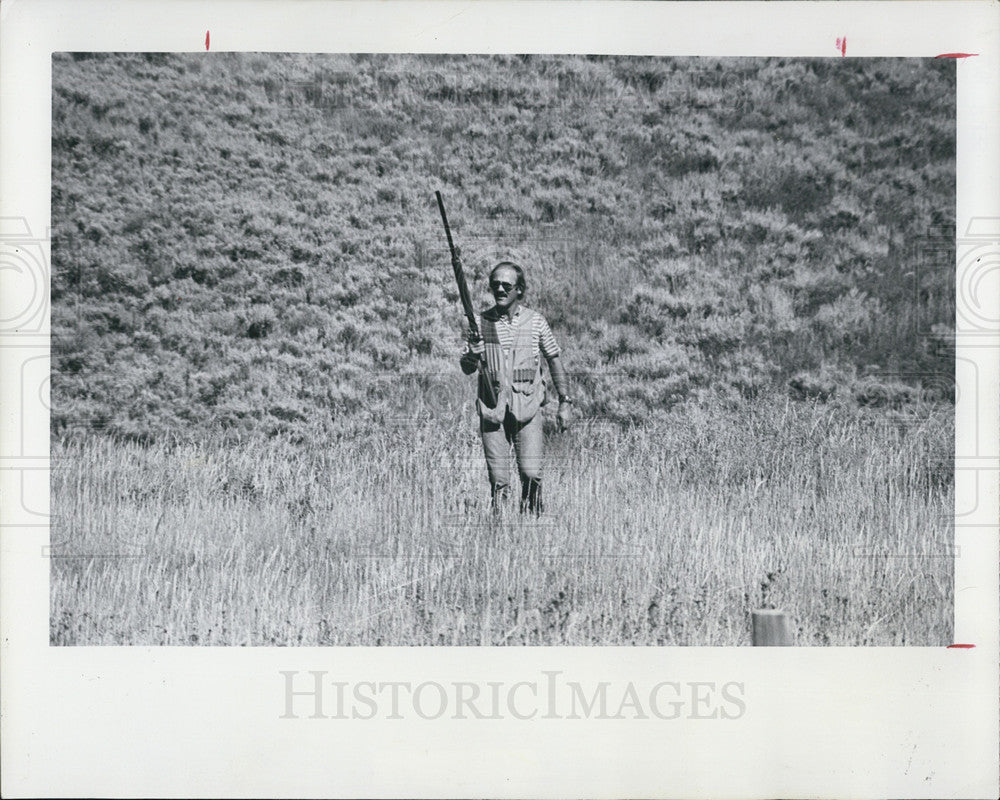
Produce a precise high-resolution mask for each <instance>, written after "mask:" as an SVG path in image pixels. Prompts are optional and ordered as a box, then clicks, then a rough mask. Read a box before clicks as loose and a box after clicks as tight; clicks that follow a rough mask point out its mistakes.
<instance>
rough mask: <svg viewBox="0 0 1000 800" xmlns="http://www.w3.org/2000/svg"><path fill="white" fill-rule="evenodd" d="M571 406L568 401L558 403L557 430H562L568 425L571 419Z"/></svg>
mask: <svg viewBox="0 0 1000 800" xmlns="http://www.w3.org/2000/svg"><path fill="white" fill-rule="evenodd" d="M572 409H573V406H572V405H570V404H569V403H560V404H559V412H558V413H557V414H556V420H557V421H558V423H559V430H561V431H564V430H566V429H567V428H568V427H569V424H570V422H571V421H572V420H573V415H572V413H571V411H572Z"/></svg>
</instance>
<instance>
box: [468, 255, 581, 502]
mask: <svg viewBox="0 0 1000 800" xmlns="http://www.w3.org/2000/svg"><path fill="white" fill-rule="evenodd" d="M527 289H528V287H527V283H526V281H525V279H524V270H523V269H521V267H520V266H518V265H517V264H514V263H513V262H511V261H501V262H500V263H499V264H497V265H496V266H495V267H494V268H493V271H492V272H491V273H490V292H492V294H493V299H494V301H495V303H496V305H494V306H493V308H491V309H489V310H487V311H484V312H483V313H482V315H481V316H480V330H481V331H482V336H481V338H477V337H475V336H474V335H473V334H472V333H471V332H470V333H469V338H468V343H467V344H466V347H465V350H464V352H463V353H462V358H461V365H462V371H463V372H464V373H465V374H466V375H471V374H472V373H473V372H475V371H476V370H477V369H478V368H479V363H480V361H485V365H484V370H483V372H484V375H483V376H481V377H480V386H479V397H478V399H477V400H476V408H477V409H478V411H479V431H480V433H481V434H482V437H483V451H484V452H485V454H486V470H487V472H488V473H489V479H490V490H491V495H492V507H493V510H494V512H497V511H499V509H500V506H501V503H502V502H503V499H504V498H505V497H506V496H507V493H508V490H509V486H510V446H511V444H513V445H514V452H515V454H516V456H517V467H518V472H519V473H520V477H521V511H522V512H524V511H528V512H530V513H532V514H535V515H538V514H541V512H542V492H541V483H542V451H543V437H542V415H541V413H540V409H541V407H542V406H543V405H544V404H545V403H546V401H547V398H546V396H545V382H544V381H543V380H542V369H541V356H545V359H546V361H548V364H549V373H550V374H551V375H552V381H553V383H555V386H556V392H557V393H558V394H559V412H558V414H557V419H558V421H559V427H560V429H564V428H565V427H566V426H567V425H568V424H569V421H570V404H571V403H572V402H573V401H572V400H571V399H570V397H569V392H568V386H567V382H566V372H565V370H563V366H562V362H561V361H560V360H559V353H560V349H559V345H557V344H556V341H555V339H554V338H553V336H552V331H551V329H550V328H549V324H548V323H547V322H546V321H545V318H544V317H542V315H541V314H539V313H538V312H537V311H533V310H532V309H530V308H528V307H526V306H524V305H522V301H523V300H524V296H525V294H526V292H527ZM485 380H489V381H492V383H493V386H494V389H495V395H496V398H497V402H496V405H495V406H490V405H488V404H487V400H486V394H487V393H486V392H485V391H484V387H483V385H482V383H483V381H485Z"/></svg>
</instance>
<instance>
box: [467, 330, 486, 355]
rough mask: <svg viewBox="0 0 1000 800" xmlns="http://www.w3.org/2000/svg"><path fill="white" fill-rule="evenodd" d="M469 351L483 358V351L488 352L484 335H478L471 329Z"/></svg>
mask: <svg viewBox="0 0 1000 800" xmlns="http://www.w3.org/2000/svg"><path fill="white" fill-rule="evenodd" d="M468 341H469V352H470V353H473V354H474V355H475V356H476V357H477V358H482V357H483V353H485V352H486V345H485V344H483V337H482V336H477V335H476V334H475V333H474V332H472V331H469V339H468Z"/></svg>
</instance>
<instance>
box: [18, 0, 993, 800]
mask: <svg viewBox="0 0 1000 800" xmlns="http://www.w3.org/2000/svg"><path fill="white" fill-rule="evenodd" d="M0 37H2V40H0V43H2V46H0V114H2V120H0V122H2V127H0V175H2V182H0V234H2V236H0V247H3V248H13V249H14V252H16V253H17V254H18V256H19V257H20V258H22V260H23V263H24V264H25V265H26V266H25V269H24V270H21V271H18V270H14V271H12V270H9V269H8V270H5V271H3V272H0V281H2V283H0V330H2V332H0V369H2V374H3V375H4V378H5V379H4V380H3V381H2V382H0V408H2V410H3V414H2V418H0V482H2V483H0V487H2V492H3V497H4V498H5V501H4V503H3V507H2V510H0V514H2V519H0V523H2V525H0V548H2V557H0V611H2V617H0V632H2V644H0V654H2V655H0V657H2V670H3V691H2V698H0V699H2V704H3V709H2V710H3V717H2V731H0V733H2V736H0V754H2V767H3V769H2V778H0V780H2V791H0V793H2V794H3V795H4V796H10V797H15V796H16V797H29V796H108V797H113V796H148V797H160V796H162V797H175V796H274V797H282V796H287V797H293V796H294V797H321V796H324V797H325V796H345V797H351V796H370V797H401V796H421V797H445V796H447V797H458V796H493V797H521V796H532V797H568V796H586V797H623V796H636V797H661V796H662V797H702V796H704V797H713V798H728V797H734V798H737V797H774V796H783V797H800V796H810V797H840V798H844V797H859V798H861V797H872V798H875V797H886V796H897V797H996V796H997V795H998V776H997V752H998V745H1000V734H998V708H997V686H998V667H997V664H998V660H1000V659H998V653H1000V650H998V631H1000V625H998V589H997V587H998V571H997V564H998V541H997V532H998V531H997V519H998V492H997V489H998V480H997V479H998V477H1000V469H998V464H1000V450H998V441H1000V437H998V413H997V412H998V396H997V392H998V388H997V387H998V386H1000V374H998V372H1000V359H998V354H1000V346H998V344H1000V340H998V330H1000V313H998V312H1000V309H998V305H1000V303H998V300H997V297H998V294H1000V291H998V290H997V289H998V282H997V273H998V271H1000V270H998V268H997V263H998V261H1000V147H998V144H997V143H998V141H1000V110H998V101H997V98H998V97H1000V12H998V7H997V4H996V3H994V2H988V1H985V0H984V1H983V2H919V3H915V2H880V3H876V2H872V3H868V2H843V3H840V2H829V3H828V2H815V3H812V2H783V3H767V2H764V3H749V2H748V3H742V2H741V3H727V2H708V3H651V2H601V1H598V0H594V1H592V2H575V1H573V0H570V1H567V2H531V3H528V2H500V1H494V0H487V1H486V2H457V1H456V2H451V1H448V0H443V1H439V2H423V1H422V0H415V1H413V2H409V1H407V0H384V1H383V2H368V3H366V2H350V1H345V2H322V1H321V0H320V1H317V2H281V1H280V0H258V1H257V2H224V1H223V2H206V3H197V4H196V3H187V2H166V1H156V2H153V1H152V0H151V1H150V2H145V1H141V2H126V1H124V0H122V1H120V2H104V1H103V0H102V1H101V2H94V1H93V0H78V1H76V2H73V1H72V0H58V1H57V0H34V1H33V2H24V0H6V1H5V2H4V3H3V5H2V7H0ZM845 40H846V43H845ZM206 48H210V49H211V50H212V51H220V50H222V51H236V50H245V51H296V52H387V53H389V52H405V53H438V52H445V53H461V52H476V53H509V52H516V53H574V52H575V53H611V54H619V53H621V54H626V53H631V54H646V55H664V56H669V55H674V56H683V55H704V56H788V57H795V56H812V57H815V56H822V57H830V58H840V57H848V58H865V57H875V56H898V57H903V56H907V57H912V56H925V57H933V56H937V55H942V54H951V55H952V56H955V55H957V56H960V57H959V58H958V62H957V64H956V68H957V92H958V98H957V109H958V111H957V114H958V119H957V130H958V137H957V141H958V158H957V181H958V184H957V231H956V236H957V242H958V245H957V253H956V255H957V265H956V270H957V271H956V280H957V287H958V291H957V302H958V328H957V330H956V348H957V356H956V361H957V366H956V381H957V384H958V387H959V392H958V395H959V400H958V403H957V406H956V427H957V432H956V461H955V466H956V526H955V544H956V564H955V642H956V644H964V645H974V646H973V647H953V648H945V647H933V648H932V647H923V648H778V649H775V648H749V647H747V648H700V647H693V648H619V647H614V648H508V649H504V648H448V647H441V648H437V647H425V648H264V647H261V648H246V649H242V648H201V647H190V648H172V647H165V648H149V647H128V648H118V647H64V648H58V647H50V646H49V588H48V587H49V562H48V560H47V559H46V558H44V557H43V556H42V553H43V551H44V548H45V547H46V545H47V544H48V519H49V516H48V515H49V497H48V470H49V468H50V463H49V428H48V400H47V393H48V383H47V382H48V357H49V338H48V332H49V317H48V294H47V292H48V272H47V267H46V266H45V265H47V264H48V263H49V261H48V259H49V243H48V230H49V226H50V216H49V215H50V185H49V184H50V161H51V157H50V141H51V137H50V117H51V57H52V54H53V53H55V52H64V51H139V52H143V51H154V52H163V51H204V50H205V49H206ZM966 54H968V55H967V56H966ZM8 252H10V250H8ZM32 265H35V266H34V267H33V266H32ZM36 267H37V269H36ZM310 671H314V672H318V673H321V675H322V678H321V680H322V681H324V686H325V687H327V688H326V689H325V691H326V692H328V693H332V692H335V691H336V688H335V687H336V684H337V683H338V682H340V683H345V684H347V685H348V687H350V688H349V689H348V691H353V690H354V689H355V688H356V687H357V685H359V684H363V683H365V682H376V683H381V682H395V681H407V682H410V683H411V684H412V685H413V686H417V685H421V684H427V685H431V684H437V685H440V686H443V687H445V688H446V690H447V691H449V692H450V691H452V687H453V686H454V684H455V683H463V682H471V683H477V684H479V685H481V686H488V685H489V684H490V682H493V683H497V684H501V686H502V688H501V690H499V691H502V692H503V693H504V695H503V696H504V698H505V703H506V698H508V697H509V696H510V694H509V693H510V692H511V690H512V687H515V686H519V687H520V688H518V689H517V690H516V691H515V694H514V696H515V697H516V698H519V699H517V700H515V702H514V704H513V705H512V706H509V707H507V711H506V712H505V713H503V714H502V715H501V717H502V718H497V719H483V720H479V719H462V718H456V715H455V714H452V713H450V711H449V713H446V714H443V715H442V716H440V717H439V718H437V719H433V718H431V717H433V716H434V715H433V714H432V713H424V714H410V715H409V716H407V715H402V717H403V718H400V719H385V718H384V717H382V716H377V717H376V718H374V719H371V720H366V719H361V718H357V719H356V718H351V716H350V715H347V718H346V719H341V718H338V716H337V715H335V714H333V715H331V714H327V718H322V719H321V718H311V717H312V715H311V714H310V713H307V711H308V708H309V703H310V702H312V700H311V699H310V697H309V696H308V694H306V695H292V696H289V694H288V688H289V686H290V685H292V686H293V687H294V690H295V691H306V690H308V687H309V685H310V684H309V681H310V680H311V677H310ZM285 673H290V674H291V676H292V677H291V679H289V677H288V674H285ZM553 673H559V674H558V675H557V679H558V680H560V681H564V682H565V681H575V682H578V683H579V684H580V685H581V686H584V687H588V689H587V691H588V693H589V692H591V691H592V690H593V687H597V686H599V685H600V684H601V682H609V683H610V685H611V690H612V691H613V692H614V691H617V693H618V694H617V697H619V698H620V697H622V694H623V693H625V694H627V692H628V688H627V687H628V685H629V684H632V685H633V686H634V687H642V691H647V690H648V688H649V687H654V686H657V685H661V684H668V685H669V688H670V690H671V691H673V685H675V684H676V685H677V686H679V687H680V689H679V690H678V691H680V692H691V693H693V694H694V697H695V698H697V696H698V692H700V691H703V690H705V689H704V687H705V686H706V685H707V684H713V685H714V686H713V689H712V691H715V689H716V688H719V689H721V688H722V687H724V686H729V687H730V688H729V691H730V697H731V698H732V697H735V698H738V701H736V700H733V701H732V702H730V703H729V705H728V706H726V707H725V708H728V710H729V712H730V713H729V714H728V716H727V715H726V714H725V713H723V714H721V715H716V716H715V717H714V718H712V717H709V716H708V715H707V714H703V715H699V714H694V715H693V716H692V715H690V714H688V713H687V712H686V713H685V715H683V716H682V717H680V718H678V719H669V718H656V717H653V718H649V719H640V720H633V719H628V720H620V719H614V718H605V719H601V718H589V719H572V718H565V715H562V716H561V718H555V717H550V718H546V714H545V706H544V704H543V705H540V706H539V707H538V708H535V709H534V710H535V711H536V712H537V713H536V714H535V715H534V716H532V717H531V718H529V719H519V718H518V717H519V716H527V715H528V712H529V711H530V710H532V707H531V705H530V700H531V698H532V697H535V696H541V695H542V694H543V693H544V691H545V687H546V685H547V683H546V682H547V681H549V680H551V679H552V678H551V675H552V674H553ZM289 680H292V681H293V682H294V683H293V684H289V683H288V681H289ZM531 684H534V686H535V689H534V691H533V690H532V689H531V688H530V685H531ZM735 685H738V686H739V687H740V688H739V689H736V688H734V686H735ZM699 686H700V687H701V688H699ZM430 691H431V692H432V693H433V692H436V691H437V690H436V689H431V690H430ZM290 697H291V703H292V705H293V711H295V713H293V714H292V715H291V716H292V717H294V718H287V717H289V714H288V713H287V712H288V708H287V707H286V705H287V703H288V702H289V699H290ZM428 703H429V704H430V705H433V704H432V703H430V701H428ZM518 703H520V704H521V705H518ZM616 705H617V701H616ZM691 705H694V706H695V708H697V700H695V701H692V703H691V704H689V707H688V710H690V706H691ZM364 707H365V706H364V705H363V704H362V705H361V706H359V708H362V709H363V708H364ZM511 708H513V709H514V712H516V713H511ZM706 708H707V707H706ZM297 709H298V710H297ZM302 709H306V710H302ZM355 710H357V709H355ZM359 716H363V714H361V715H359ZM557 716H558V715H557ZM663 716H664V717H669V714H665V715H663ZM283 717H286V718H283Z"/></svg>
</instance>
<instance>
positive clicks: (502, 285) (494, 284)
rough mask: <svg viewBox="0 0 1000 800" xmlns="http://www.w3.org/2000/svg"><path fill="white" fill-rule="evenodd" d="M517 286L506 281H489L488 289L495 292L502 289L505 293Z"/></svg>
mask: <svg viewBox="0 0 1000 800" xmlns="http://www.w3.org/2000/svg"><path fill="white" fill-rule="evenodd" d="M516 285H517V284H514V283H507V282H506V281H490V288H491V289H492V290H493V291H494V292H495V291H497V290H498V289H503V290H504V291H505V292H510V291H512V290H513V289H514V287H515V286H516Z"/></svg>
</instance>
